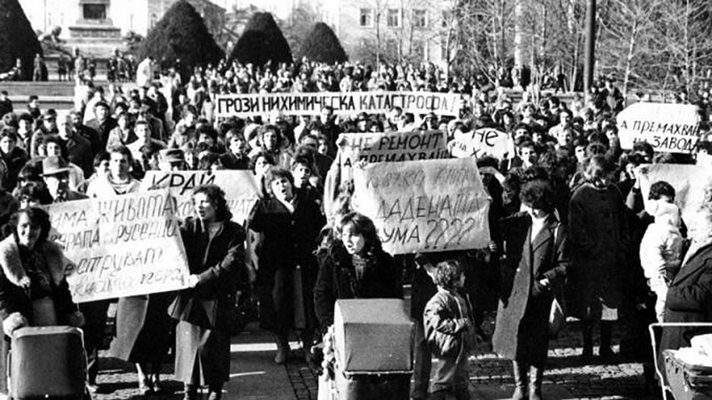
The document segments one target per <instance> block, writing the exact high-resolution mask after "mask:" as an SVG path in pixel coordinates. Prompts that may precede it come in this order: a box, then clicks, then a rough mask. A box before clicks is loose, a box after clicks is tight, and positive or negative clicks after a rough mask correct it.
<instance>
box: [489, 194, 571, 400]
mask: <svg viewBox="0 0 712 400" xmlns="http://www.w3.org/2000/svg"><path fill="white" fill-rule="evenodd" d="M520 198H521V200H522V205H523V206H524V208H525V210H526V213H519V214H516V215H514V216H511V217H508V218H506V219H504V220H502V221H501V226H500V229H501V232H502V239H501V240H502V243H504V246H505V249H504V251H505V254H504V255H503V259H504V265H503V266H502V269H503V271H502V275H503V276H504V278H503V283H502V288H501V293H500V296H499V297H500V302H499V308H498V309H497V321H496V323H495V331H494V336H493V338H492V343H493V347H494V351H495V352H496V353H497V354H499V355H500V356H501V357H503V358H507V359H510V360H512V361H513V366H514V368H513V376H514V385H515V388H514V394H513V395H512V399H513V400H522V399H527V398H528V399H530V400H538V399H541V398H542V394H541V386H542V380H543V376H544V367H545V363H546V357H547V351H548V348H549V346H548V344H549V336H548V335H549V329H548V328H549V315H550V312H551V304H552V301H553V300H554V299H555V298H556V297H559V299H558V301H563V299H562V298H560V297H562V296H561V295H560V294H561V293H562V289H563V287H564V282H565V278H566V271H567V268H568V263H569V259H568V257H569V255H568V249H567V235H566V228H565V227H564V226H563V225H562V224H561V223H560V222H559V221H558V219H557V218H556V216H555V215H554V192H553V188H552V187H551V184H550V183H549V182H547V181H544V180H534V181H531V182H528V183H525V184H524V186H523V187H522V191H521V193H520Z"/></svg>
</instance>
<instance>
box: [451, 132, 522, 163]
mask: <svg viewBox="0 0 712 400" xmlns="http://www.w3.org/2000/svg"><path fill="white" fill-rule="evenodd" d="M510 142H511V140H510V138H509V135H508V134H507V133H505V132H500V131H498V130H496V129H492V128H482V129H477V130H475V131H472V132H468V133H466V134H465V136H464V137H460V138H457V139H454V140H452V141H451V142H450V143H448V148H449V149H450V153H451V154H452V156H453V157H458V158H463V157H475V158H479V157H483V156H492V157H495V158H499V159H500V160H501V159H504V158H505V156H506V155H507V154H508V153H510V151H511V148H512V146H511V145H510Z"/></svg>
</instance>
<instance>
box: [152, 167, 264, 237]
mask: <svg viewBox="0 0 712 400" xmlns="http://www.w3.org/2000/svg"><path fill="white" fill-rule="evenodd" d="M207 184H215V185H218V186H219V187H220V188H221V189H222V190H223V191H224V192H225V199H226V200H227V205H228V208H229V209H230V211H231V212H232V220H233V221H235V222H238V223H240V224H243V225H244V223H245V220H246V219H247V217H248V215H249V213H250V211H251V210H252V207H253V206H254V204H255V203H256V202H257V200H258V199H259V189H258V184H257V179H255V176H254V174H253V173H252V171H247V170H245V171H243V170H224V171H212V172H211V171H170V172H166V171H146V176H145V177H144V178H143V181H142V182H141V185H142V186H141V189H142V190H144V191H145V190H152V189H164V188H165V189H169V190H170V192H171V194H172V195H173V196H174V197H175V198H176V199H177V200H178V206H177V215H178V217H180V218H185V217H187V216H191V215H193V213H194V210H193V201H192V194H193V189H195V188H196V187H197V186H200V185H207Z"/></svg>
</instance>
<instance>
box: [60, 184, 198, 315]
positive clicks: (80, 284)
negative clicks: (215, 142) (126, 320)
mask: <svg viewBox="0 0 712 400" xmlns="http://www.w3.org/2000/svg"><path fill="white" fill-rule="evenodd" d="M46 209H47V211H48V213H49V215H50V216H51V219H52V221H51V222H52V228H53V230H52V232H51V233H50V239H51V240H54V241H56V242H58V243H59V244H61V245H62V246H63V247H64V254H65V257H67V259H68V260H69V261H71V263H70V264H69V265H68V266H67V274H68V276H67V281H68V282H69V288H70V290H71V292H72V298H73V300H74V301H75V302H77V303H83V302H87V301H95V300H102V299H110V298H116V297H124V296H136V295H142V294H148V293H159V292H167V291H173V290H180V289H184V288H186V287H187V285H186V282H187V277H188V275H189V274H190V273H189V270H188V260H187V257H186V253H185V248H184V247H183V241H182V240H181V236H180V225H179V221H178V219H177V218H176V215H175V214H176V211H177V210H176V199H175V198H173V197H172V196H171V195H170V193H169V192H168V191H153V192H150V193H133V194H127V195H123V196H117V197H114V198H111V199H107V200H98V199H88V200H78V201H71V202H66V203H56V204H51V205H48V206H46Z"/></svg>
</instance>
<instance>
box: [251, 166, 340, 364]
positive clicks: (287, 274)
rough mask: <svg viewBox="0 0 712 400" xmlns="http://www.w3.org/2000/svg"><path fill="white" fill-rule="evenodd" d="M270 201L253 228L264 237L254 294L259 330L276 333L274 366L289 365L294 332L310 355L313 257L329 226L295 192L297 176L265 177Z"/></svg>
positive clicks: (278, 171) (275, 172) (275, 173)
mask: <svg viewBox="0 0 712 400" xmlns="http://www.w3.org/2000/svg"><path fill="white" fill-rule="evenodd" d="M263 182H264V186H265V187H266V189H267V192H268V196H267V197H266V198H264V199H263V200H262V201H260V202H259V203H258V204H257V206H256V207H255V209H254V211H253V213H252V217H251V220H250V229H252V230H253V231H255V232H258V233H260V234H262V240H261V242H260V243H259V244H258V245H257V246H256V248H257V251H256V252H257V256H258V257H259V269H258V271H257V281H256V284H255V289H256V291H257V296H258V298H259V299H260V325H261V326H262V328H263V329H266V330H268V331H270V332H272V333H273V334H274V337H275V341H276V342H277V354H276V356H275V359H274V361H275V362H276V363H278V364H283V363H284V362H286V360H287V357H288V354H289V343H288V340H287V339H288V334H289V331H290V329H292V328H297V329H302V330H303V332H302V342H303V346H304V350H305V352H306V353H307V357H308V354H309V349H310V348H311V344H312V341H313V339H314V337H313V334H314V332H315V331H316V329H315V328H316V316H315V315H314V307H313V304H314V303H313V301H312V295H311V293H312V289H313V288H314V281H315V280H316V274H317V268H318V267H317V262H316V257H315V256H314V254H313V252H314V250H315V249H316V244H317V243H316V241H317V236H318V235H319V231H320V230H321V228H322V227H323V226H324V224H325V223H326V220H325V218H324V216H323V215H322V214H321V211H320V208H319V204H317V202H316V201H315V200H314V199H307V198H304V197H303V193H306V192H302V191H297V190H295V187H294V179H293V177H292V174H291V173H290V172H289V171H287V170H285V169H282V168H279V167H272V168H270V169H269V170H268V171H267V173H266V174H265V176H264V180H263Z"/></svg>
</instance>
